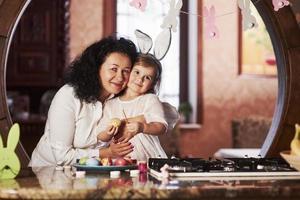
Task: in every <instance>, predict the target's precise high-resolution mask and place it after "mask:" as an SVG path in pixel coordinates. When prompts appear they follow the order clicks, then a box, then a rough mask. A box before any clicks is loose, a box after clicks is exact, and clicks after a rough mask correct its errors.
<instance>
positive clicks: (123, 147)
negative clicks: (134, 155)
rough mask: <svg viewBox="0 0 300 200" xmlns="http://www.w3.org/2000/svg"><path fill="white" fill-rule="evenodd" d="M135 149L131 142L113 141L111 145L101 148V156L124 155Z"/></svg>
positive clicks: (113, 156) (114, 156)
mask: <svg viewBox="0 0 300 200" xmlns="http://www.w3.org/2000/svg"><path fill="white" fill-rule="evenodd" d="M132 151H133V146H132V145H131V143H129V142H120V143H115V142H111V143H110V145H109V147H107V148H102V149H100V150H99V157H100V158H117V157H124V156H126V155H127V154H129V153H130V152H132Z"/></svg>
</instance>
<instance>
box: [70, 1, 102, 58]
mask: <svg viewBox="0 0 300 200" xmlns="http://www.w3.org/2000/svg"><path fill="white" fill-rule="evenodd" d="M102 1H103V0H88V1H83V0H72V1H71V4H70V55H69V56H70V60H71V61H72V60H73V59H74V58H75V57H76V56H77V55H78V54H79V53H81V52H82V50H84V49H85V48H86V47H87V46H88V45H89V44H91V43H93V42H94V41H96V40H99V39H101V38H102V35H103V27H102V16H103V7H102V4H103V3H102Z"/></svg>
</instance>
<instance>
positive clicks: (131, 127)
mask: <svg viewBox="0 0 300 200" xmlns="http://www.w3.org/2000/svg"><path fill="white" fill-rule="evenodd" d="M143 129H144V124H143V123H141V122H128V123H127V124H126V125H125V130H124V133H123V135H122V136H121V137H120V138H118V140H117V142H128V141H129V140H130V139H131V138H133V137H134V136H135V135H136V134H138V133H140V132H143Z"/></svg>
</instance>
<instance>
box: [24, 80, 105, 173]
mask: <svg viewBox="0 0 300 200" xmlns="http://www.w3.org/2000/svg"><path fill="white" fill-rule="evenodd" d="M101 117H102V103H101V102H96V103H94V104H93V103H89V104H88V103H85V102H83V101H80V100H79V99H78V98H77V97H75V93H74V89H73V87H71V86H69V85H64V86H63V87H62V88H60V90H59V91H58V92H57V93H56V95H55V97H54V98H53V100H52V103H51V106H50V108H49V111H48V119H47V122H46V126H45V130H44V135H43V136H42V137H41V139H40V141H39V143H38V145H37V146H36V148H35V149H34V151H33V153H32V156H31V161H30V163H29V166H32V167H39V166H50V165H52V166H53V165H54V166H55V165H70V164H72V163H75V162H76V159H80V158H81V157H84V156H88V157H93V156H97V157H99V149H98V148H96V145H95V144H96V143H97V134H98V131H97V128H96V127H97V126H98V124H99V121H100V119H101Z"/></svg>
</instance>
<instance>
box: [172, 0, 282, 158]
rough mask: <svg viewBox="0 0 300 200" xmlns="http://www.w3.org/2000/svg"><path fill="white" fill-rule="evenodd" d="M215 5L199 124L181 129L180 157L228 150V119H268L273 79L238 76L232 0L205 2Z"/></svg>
mask: <svg viewBox="0 0 300 200" xmlns="http://www.w3.org/2000/svg"><path fill="white" fill-rule="evenodd" d="M204 5H206V6H208V7H209V6H210V5H215V7H216V12H217V15H222V14H224V13H230V12H233V13H232V14H228V15H225V16H223V17H219V18H217V20H216V23H217V26H218V27H219V30H220V38H219V39H216V40H207V39H204V40H203V53H204V54H203V77H202V78H203V102H204V110H203V119H204V120H203V124H202V127H201V128H200V129H197V130H181V133H180V136H179V138H178V140H179V146H180V153H181V156H194V157H205V158H207V157H209V156H212V155H213V154H214V153H215V152H216V151H217V150H218V149H219V148H230V147H232V135H231V120H232V119H234V118H242V117H247V116H250V115H261V116H265V117H270V118H272V116H273V113H274V109H275V104H276V98H277V78H258V77H256V78H254V77H252V78H251V77H246V76H240V75H238V39H237V38H238V27H237V24H238V17H237V5H236V1H228V0H209V1H208V0H206V1H204Z"/></svg>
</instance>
